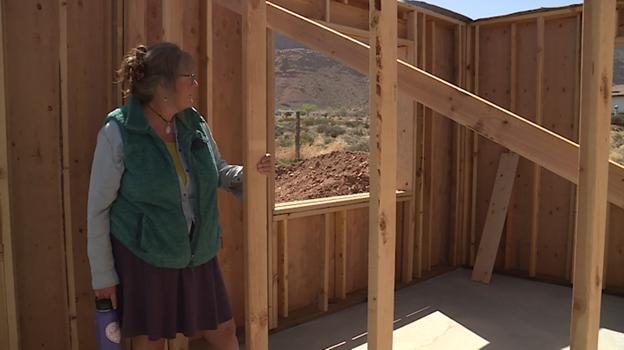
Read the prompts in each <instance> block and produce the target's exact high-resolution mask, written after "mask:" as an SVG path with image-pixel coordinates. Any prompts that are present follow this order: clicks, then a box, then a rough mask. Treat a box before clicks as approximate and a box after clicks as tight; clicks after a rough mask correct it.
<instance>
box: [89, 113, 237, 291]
mask: <svg viewBox="0 0 624 350" xmlns="http://www.w3.org/2000/svg"><path fill="white" fill-rule="evenodd" d="M204 132H205V133H206V135H208V139H209V141H210V142H211V146H212V149H213V150H214V156H215V160H216V162H217V169H218V171H219V186H220V187H222V188H224V189H225V190H226V191H229V192H232V193H233V194H234V195H235V196H236V197H237V198H239V199H240V198H241V197H242V175H243V167H242V166H239V165H229V164H228V163H227V162H226V161H224V160H223V159H221V155H220V154H219V150H218V148H217V146H216V143H215V141H214V138H213V137H212V133H211V132H210V129H209V128H208V127H207V126H206V127H205V128H204ZM177 149H178V155H179V157H180V160H181V162H182V166H183V167H184V169H185V171H186V172H187V179H188V181H186V183H184V182H183V181H180V193H181V198H182V209H183V211H184V215H185V217H186V221H187V225H188V227H189V229H190V227H191V225H192V223H193V220H194V213H193V206H192V203H193V201H192V199H193V198H194V196H195V193H194V184H193V183H192V181H191V177H190V176H188V166H187V165H186V160H185V159H184V156H183V154H182V152H181V150H180V147H179V145H178V147H177ZM123 172H124V161H123V140H122V138H121V133H120V130H119V126H118V125H117V124H116V123H115V122H108V123H106V125H104V127H102V129H101V130H100V132H99V133H98V137H97V144H96V147H95V154H94V157H93V164H92V167H91V179H90V184H89V198H88V206H87V237H88V239H87V242H88V243H87V251H88V255H89V262H90V265H91V284H92V286H93V288H94V289H101V288H107V287H112V286H114V285H117V284H118V283H119V277H118V275H117V272H116V271H115V265H114V259H113V252H112V245H111V240H110V207H111V205H112V204H113V202H114V201H115V198H116V197H117V191H118V190H119V186H120V182H121V177H122V175H123Z"/></svg>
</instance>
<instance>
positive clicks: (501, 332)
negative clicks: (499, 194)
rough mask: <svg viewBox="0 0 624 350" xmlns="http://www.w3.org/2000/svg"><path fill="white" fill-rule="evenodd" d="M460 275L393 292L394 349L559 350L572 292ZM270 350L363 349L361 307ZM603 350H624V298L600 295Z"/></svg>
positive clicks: (290, 334) (306, 327) (299, 330)
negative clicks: (394, 298) (485, 280)
mask: <svg viewBox="0 0 624 350" xmlns="http://www.w3.org/2000/svg"><path fill="white" fill-rule="evenodd" d="M470 273H471V271H470V270H467V269H459V270H456V271H453V272H451V273H448V274H445V275H442V276H439V277H436V278H433V279H431V280H428V281H426V282H423V283H420V284H417V285H414V286H411V287H408V288H404V289H402V290H400V291H398V292H397V293H396V300H395V332H394V341H395V347H394V348H395V349H401V350H402V349H444V350H455V349H458V350H464V349H465V350H473V349H487V350H494V349H504V350H516V349H517V350H527V349H531V350H540V349H545V350H546V349H548V350H562V349H566V348H567V347H568V346H569V341H568V338H569V327H570V307H571V300H572V289H571V288H568V287H564V286H557V285H552V284H547V283H540V282H533V281H529V280H525V279H520V278H513V277H508V276H500V275H495V276H494V277H493V279H492V283H491V284H490V285H485V284H481V283H476V282H472V281H471V280H470ZM269 341H270V349H274V350H293V349H296V350H313V349H314V350H322V349H336V350H343V349H358V350H360V349H365V348H366V345H365V343H366V304H361V305H357V306H355V307H352V308H349V309H347V310H344V311H341V312H338V313H335V314H332V315H327V316H324V317H322V318H319V319H317V320H314V321H312V322H308V323H306V324H303V325H300V326H297V327H294V328H291V329H288V330H285V331H282V332H279V333H276V334H273V335H271V337H270V340H269ZM600 341H601V344H600V349H601V350H602V349H605V350H606V349H624V298H620V297H615V296H609V295H604V296H603V299H602V320H601V332H600Z"/></svg>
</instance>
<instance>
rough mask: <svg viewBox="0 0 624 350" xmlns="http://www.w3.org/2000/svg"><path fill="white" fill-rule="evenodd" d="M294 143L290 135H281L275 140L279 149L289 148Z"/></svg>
mask: <svg viewBox="0 0 624 350" xmlns="http://www.w3.org/2000/svg"><path fill="white" fill-rule="evenodd" d="M294 143H295V140H294V139H293V138H291V137H290V135H282V136H280V137H278V138H277V144H278V145H280V147H290V146H292V145H293V144H294Z"/></svg>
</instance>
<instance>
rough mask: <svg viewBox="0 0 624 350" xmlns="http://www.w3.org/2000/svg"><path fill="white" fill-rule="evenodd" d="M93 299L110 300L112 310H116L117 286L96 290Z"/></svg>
mask: <svg viewBox="0 0 624 350" xmlns="http://www.w3.org/2000/svg"><path fill="white" fill-rule="evenodd" d="M95 298H96V299H110V300H111V303H112V304H113V309H117V286H112V287H108V288H102V289H96V290H95Z"/></svg>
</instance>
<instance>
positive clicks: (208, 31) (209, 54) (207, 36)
mask: <svg viewBox="0 0 624 350" xmlns="http://www.w3.org/2000/svg"><path fill="white" fill-rule="evenodd" d="M200 6H201V9H200V12H201V19H200V31H201V34H202V35H201V36H200V38H201V39H200V51H201V52H202V56H201V57H200V61H199V62H200V64H201V67H200V69H199V71H200V74H202V75H201V80H202V81H203V84H200V93H201V98H200V110H201V111H202V114H203V115H204V119H206V122H207V123H208V125H209V126H210V127H211V128H212V127H213V126H214V123H213V119H214V111H213V108H212V107H213V106H214V103H213V98H214V88H213V84H212V81H213V69H214V64H213V62H214V44H213V41H214V39H213V37H214V34H213V25H214V20H213V7H214V5H213V1H212V0H206V1H201V2H200Z"/></svg>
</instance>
